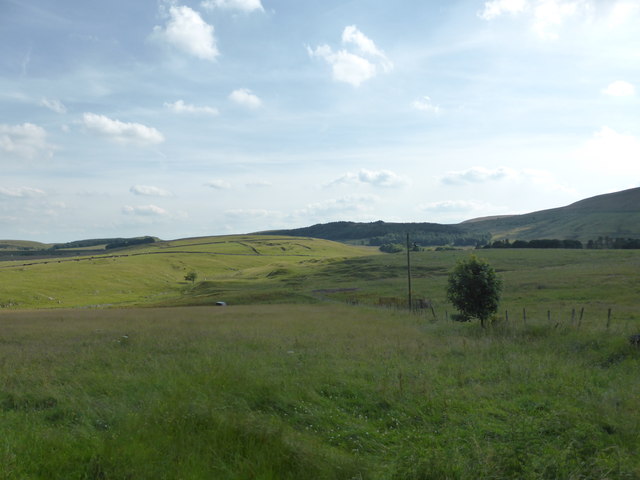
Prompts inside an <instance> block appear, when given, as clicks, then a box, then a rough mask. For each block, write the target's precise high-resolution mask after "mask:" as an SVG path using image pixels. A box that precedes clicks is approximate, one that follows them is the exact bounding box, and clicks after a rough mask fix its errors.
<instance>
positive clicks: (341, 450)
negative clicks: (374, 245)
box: [0, 304, 640, 480]
mask: <svg viewBox="0 0 640 480" xmlns="http://www.w3.org/2000/svg"><path fill="white" fill-rule="evenodd" d="M624 335H625V332H624V331H623V329H622V325H612V326H611V327H610V328H609V329H606V328H604V327H603V326H602V325H601V324H600V323H599V322H591V321H589V320H588V319H585V321H584V322H583V324H582V325H581V326H580V327H579V328H578V327H577V326H570V325H561V326H558V327H556V326H554V325H549V324H548V322H547V319H546V318H545V317H544V316H543V317H542V318H539V317H536V316H532V317H530V319H529V322H528V323H527V325H524V324H516V323H509V324H505V323H502V324H497V325H494V326H492V327H491V328H489V329H486V330H482V329H480V328H478V326H477V325H472V324H455V323H446V322H443V321H437V322H427V321H426V319H425V318H424V317H416V316H412V315H409V314H406V313H403V312H400V311H388V310H381V309H374V308H369V307H363V306H359V307H353V306H351V307H349V306H346V305H339V304H332V305H326V304H325V305H315V306H314V305H297V306H296V305H289V306H281V305H262V306H239V307H228V308H210V307H190V308H165V309H141V310H140V309H138V310H134V309H130V310H116V309H113V310H97V311H96V310H92V311H87V310H74V311H69V310H49V311H40V312H28V311H23V312H20V311H17V312H4V313H2V315H0V379H1V380H0V478H3V479H29V478H42V479H45V478H46V479H131V478H136V479H147V478H148V479H152V478H153V479H157V478H194V479H195V478H216V479H241V478H242V479H244V478H256V479H287V478H291V479H294V478H295V479H307V478H308V479H353V478H358V479H403V480H404V479H408V480H411V479H445V478H457V479H477V478H518V479H539V478H548V479H556V478H575V479H578V478H579V479H591V478H593V479H596V478H610V479H618V478H620V479H621V478H629V479H633V478H640V460H639V459H638V457H637V452H638V451H640V437H639V436H638V434H637V432H638V429H639V428H640V413H639V412H640V410H639V409H638V407H639V406H640V405H639V403H638V399H639V398H640V386H639V384H638V382H637V372H638V369H639V368H640V352H639V351H638V350H637V349H636V348H634V347H632V346H631V345H629V344H628V342H627V340H626V338H625V336H624Z"/></svg>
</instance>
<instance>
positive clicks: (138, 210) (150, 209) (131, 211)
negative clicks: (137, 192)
mask: <svg viewBox="0 0 640 480" xmlns="http://www.w3.org/2000/svg"><path fill="white" fill-rule="evenodd" d="M122 213H124V214H125V215H136V216H142V217H162V216H166V215H169V212H167V211H166V210H165V209H164V208H160V207H158V206H157V205H141V206H137V207H132V206H129V205H127V206H124V207H122Z"/></svg>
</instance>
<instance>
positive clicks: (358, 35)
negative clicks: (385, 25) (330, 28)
mask: <svg viewBox="0 0 640 480" xmlns="http://www.w3.org/2000/svg"><path fill="white" fill-rule="evenodd" d="M342 43H343V44H345V45H348V44H354V45H355V46H356V47H357V48H358V49H359V50H360V52H362V53H363V54H364V55H368V56H370V57H373V58H375V59H377V60H378V61H379V63H380V66H381V67H382V69H383V70H384V71H385V72H388V71H390V70H392V69H393V63H391V61H390V60H389V59H388V58H387V56H386V55H385V54H384V52H383V51H382V50H380V49H378V47H376V44H375V43H374V42H373V40H371V39H370V38H369V37H367V36H366V35H365V34H364V33H362V32H361V31H360V30H358V28H357V27H356V26H355V25H349V26H348V27H345V28H344V30H343V32H342Z"/></svg>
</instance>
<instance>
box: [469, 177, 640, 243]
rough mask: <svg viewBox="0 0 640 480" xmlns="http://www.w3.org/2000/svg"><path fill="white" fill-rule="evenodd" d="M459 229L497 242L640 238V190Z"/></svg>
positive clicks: (475, 222)
mask: <svg viewBox="0 0 640 480" xmlns="http://www.w3.org/2000/svg"><path fill="white" fill-rule="evenodd" d="M459 226H460V227H462V228H465V229H467V230H468V231H469V232H484V231H489V232H491V233H492V235H493V239H494V240H500V239H504V238H508V239H510V240H533V239H541V238H557V239H571V240H580V241H582V242H586V241H588V240H592V239H597V238H598V237H611V238H617V237H621V238H640V188H632V189H629V190H623V191H620V192H615V193H608V194H604V195H598V196H595V197H590V198H586V199H584V200H580V201H578V202H575V203H572V204H571V205H567V206H566V207H559V208H552V209H549V210H541V211H538V212H532V213H526V214H523V215H511V216H506V217H493V218H485V219H483V218H478V219H472V220H468V221H466V222H463V223H461V224H459Z"/></svg>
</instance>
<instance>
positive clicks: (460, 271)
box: [447, 255, 502, 328]
mask: <svg viewBox="0 0 640 480" xmlns="http://www.w3.org/2000/svg"><path fill="white" fill-rule="evenodd" d="M501 292H502V280H501V279H500V278H498V277H497V276H496V272H495V270H494V269H493V267H492V266H491V265H489V264H488V263H487V262H486V261H484V260H482V259H478V258H477V257H476V256H475V255H471V257H470V258H469V259H468V260H466V261H465V260H460V261H458V263H457V265H456V266H455V268H454V269H453V271H452V272H451V273H450V274H449V281H448V285H447V298H448V299H449V301H450V302H451V303H452V304H453V306H454V307H456V308H457V309H458V311H459V312H460V314H461V316H462V318H464V319H466V320H469V319H471V318H477V319H479V320H480V325H482V327H483V328H484V323H485V320H487V319H488V318H489V317H490V316H491V315H492V314H494V313H496V312H497V311H498V303H499V302H500V293H501Z"/></svg>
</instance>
